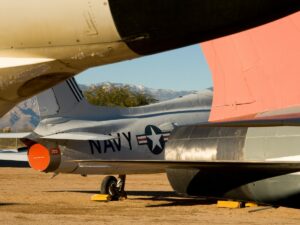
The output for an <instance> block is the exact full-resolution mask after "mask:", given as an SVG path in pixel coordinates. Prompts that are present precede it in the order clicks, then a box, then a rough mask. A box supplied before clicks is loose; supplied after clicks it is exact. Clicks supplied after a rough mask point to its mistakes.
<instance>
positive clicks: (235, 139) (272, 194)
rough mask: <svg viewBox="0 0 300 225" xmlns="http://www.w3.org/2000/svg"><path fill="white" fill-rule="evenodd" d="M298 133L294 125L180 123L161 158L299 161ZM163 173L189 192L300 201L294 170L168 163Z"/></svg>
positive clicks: (270, 201)
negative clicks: (177, 166) (183, 166)
mask: <svg viewBox="0 0 300 225" xmlns="http://www.w3.org/2000/svg"><path fill="white" fill-rule="evenodd" d="M299 134H300V127H299V126H297V127H295V126H294V127H293V126H277V127H207V126H201V125H200V126H192V127H190V126H189V127H181V128H176V129H175V130H174V132H173V134H172V137H171V139H170V140H169V142H168V146H167V148H166V150H165V152H166V159H167V160H194V161H195V160H238V161H246V162H247V161H257V162H263V161H266V162H276V161H283V162H284V161H299V159H300V156H299V144H300V139H299ZM283 149H284V151H283ZM273 172H275V171H273ZM167 174H168V178H169V181H170V183H171V185H172V187H173V188H174V189H175V190H176V191H177V192H179V193H184V194H188V195H191V196H209V197H218V198H226V199H228V198H229V199H237V200H243V201H255V202H261V203H264V204H271V205H283V206H288V207H295V208H299V207H300V204H299V197H300V191H299V188H297V187H299V184H300V176H299V173H292V174H287V175H285V174H284V173H283V174H281V175H280V173H279V174H272V171H265V172H264V171H260V172H259V173H253V171H247V170H234V171H230V172H226V171H225V170H222V171H220V170H219V169H215V170H212V169H210V170H207V169H205V168H204V169H196V168H195V169H168V170H167Z"/></svg>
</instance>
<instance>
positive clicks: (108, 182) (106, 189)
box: [100, 176, 118, 197]
mask: <svg viewBox="0 0 300 225" xmlns="http://www.w3.org/2000/svg"><path fill="white" fill-rule="evenodd" d="M117 182H118V181H117V179H116V178H115V177H114V176H106V177H104V179H103V181H102V183H101V188H100V192H101V194H107V195H111V196H112V197H113V196H115V195H117V191H116V190H115V191H114V190H113V188H115V187H116V186H117Z"/></svg>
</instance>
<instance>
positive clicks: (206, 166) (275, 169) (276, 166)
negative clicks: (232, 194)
mask: <svg viewBox="0 0 300 225" xmlns="http://www.w3.org/2000/svg"><path fill="white" fill-rule="evenodd" d="M74 162H77V163H79V166H80V167H94V168H97V167H101V168H103V167H124V168H134V169H138V168H141V167H147V168H148V169H151V167H152V168H153V169H164V170H168V169H200V170H201V171H206V172H214V173H215V172H219V173H220V174H221V173H227V174H228V173H230V174H231V173H232V174H237V173H239V174H241V173H242V174H245V175H249V174H252V175H254V176H256V175H257V176H259V177H261V176H263V177H264V178H268V177H274V176H279V175H284V174H288V173H294V172H298V171H300V162H295V161H224V160H222V161H220V160H216V161H168V160H134V161H131V160H126V161H124V160H121V161H117V160H113V161H107V160H105V161H104V160H74ZM254 180H255V179H254Z"/></svg>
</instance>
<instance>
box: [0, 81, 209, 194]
mask: <svg viewBox="0 0 300 225" xmlns="http://www.w3.org/2000/svg"><path fill="white" fill-rule="evenodd" d="M37 101H38V105H39V110H40V115H41V122H40V123H39V125H38V126H37V127H36V129H35V130H34V131H33V132H31V133H2V134H0V138H12V137H14V138H20V139H21V140H22V141H23V143H24V144H25V145H27V147H28V161H29V164H30V166H31V167H32V168H34V169H36V170H38V171H42V172H54V173H56V174H57V173H74V174H81V175H88V174H119V181H118V182H117V180H116V178H114V177H112V176H109V177H107V178H105V179H104V180H103V183H102V188H101V189H102V190H101V192H102V193H110V194H111V195H113V196H114V197H115V198H118V197H120V196H124V195H125V192H124V186H125V175H126V174H146V173H159V172H165V168H161V167H159V166H158V167H147V166H140V167H138V168H136V167H135V166H133V167H131V166H127V165H126V166H122V165H121V164H120V165H116V166H111V165H109V166H102V167H93V166H89V165H87V166H85V165H80V163H79V162H76V160H164V157H165V155H164V149H165V146H166V143H167V142H168V139H169V136H170V133H171V131H172V130H173V129H174V128H175V127H176V126H183V125H189V124H194V123H200V122H206V121H207V120H208V116H209V112H210V106H211V101H212V90H210V89H208V90H205V91H203V92H199V93H195V94H190V95H187V96H184V97H181V98H177V99H174V100H168V101H163V102H160V103H155V104H151V105H148V106H142V107H133V108H118V107H98V106H94V105H91V104H89V103H88V102H87V101H86V100H85V99H84V97H83V95H82V92H81V90H80V89H79V87H78V85H77V83H76V82H75V80H74V78H71V79H68V80H66V81H65V82H63V83H60V84H58V85H57V86H55V87H53V88H52V89H49V90H47V91H45V92H43V93H41V94H40V95H38V96H37ZM117 183H118V187H113V186H114V185H116V184H117Z"/></svg>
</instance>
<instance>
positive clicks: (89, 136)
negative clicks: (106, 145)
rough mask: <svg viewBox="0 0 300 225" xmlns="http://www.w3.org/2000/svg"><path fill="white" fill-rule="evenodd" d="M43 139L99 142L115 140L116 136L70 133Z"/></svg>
mask: <svg viewBox="0 0 300 225" xmlns="http://www.w3.org/2000/svg"><path fill="white" fill-rule="evenodd" d="M42 138H43V139H56V140H74V141H76V140H77V141H88V140H98V141H106V140H112V139H115V137H114V136H110V135H104V134H96V133H89V132H68V133H58V134H52V135H48V136H44V137H42Z"/></svg>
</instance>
